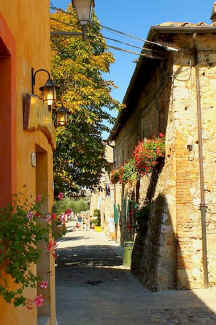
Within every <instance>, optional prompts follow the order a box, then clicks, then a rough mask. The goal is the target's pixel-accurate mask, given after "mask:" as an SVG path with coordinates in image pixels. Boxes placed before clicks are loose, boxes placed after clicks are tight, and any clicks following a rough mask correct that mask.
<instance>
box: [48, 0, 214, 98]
mask: <svg viewBox="0 0 216 325" xmlns="http://www.w3.org/2000/svg"><path fill="white" fill-rule="evenodd" d="M52 3H53V4H54V5H55V6H56V7H61V8H66V7H67V4H68V3H69V0H52ZM212 7H213V1H212V0H181V1H179V0H178V1H177V0H148V1H147V0H133V1H131V0H95V10H96V14H97V16H98V18H99V20H100V23H101V24H102V25H105V26H109V27H112V28H115V29H118V30H120V31H123V32H125V33H130V34H134V35H136V36H138V37H140V38H144V39H145V38H146V36H147V34H148V31H149V29H150V27H151V26H153V25H157V24H160V23H162V22H166V21H178V22H181V21H182V22H201V21H204V22H207V23H210V19H209V18H210V14H211V11H212ZM103 34H104V35H105V36H108V37H111V38H115V39H119V40H122V41H126V42H130V43H132V44H135V45H138V46H142V45H143V43H142V42H139V41H138V42H137V41H134V40H131V39H128V38H122V37H121V36H120V35H118V34H114V33H110V32H108V31H106V30H103ZM107 43H108V44H110V45H115V46H118V47H123V48H127V49H131V50H135V51H136V49H132V48H129V47H126V46H124V45H119V44H117V43H116V44H115V43H113V42H111V41H107ZM111 51H112V52H113V53H114V56H115V59H116V61H115V63H114V64H113V65H112V66H111V69H110V73H109V75H108V76H107V78H109V79H111V80H113V81H114V82H115V84H116V85H117V86H118V89H116V90H114V91H113V93H112V95H113V97H114V98H116V99H118V100H119V101H122V99H123V97H124V94H125V92H126V90H127V87H128V84H129V82H130V78H131V76H132V74H133V71H134V68H135V63H134V62H133V61H134V60H136V59H137V58H138V57H137V56H136V55H131V54H126V53H122V52H118V51H115V50H111Z"/></svg>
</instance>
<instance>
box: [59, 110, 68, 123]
mask: <svg viewBox="0 0 216 325" xmlns="http://www.w3.org/2000/svg"><path fill="white" fill-rule="evenodd" d="M66 124H67V113H66V112H57V125H59V126H65V125H66Z"/></svg>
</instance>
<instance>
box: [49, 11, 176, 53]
mask: <svg viewBox="0 0 216 325" xmlns="http://www.w3.org/2000/svg"><path fill="white" fill-rule="evenodd" d="M50 8H51V9H53V10H58V11H61V12H62V13H64V14H66V15H72V14H71V13H70V12H67V11H65V10H63V9H61V8H57V7H54V6H51V7H50ZM59 22H61V21H59ZM62 23H64V22H62ZM67 25H68V24H67ZM99 25H100V26H101V28H103V29H107V30H109V31H111V32H114V33H118V34H120V35H122V36H126V37H128V38H132V39H135V40H137V41H141V42H144V43H149V44H153V45H157V46H160V47H161V48H163V49H165V50H168V51H174V52H178V51H179V49H176V48H173V47H170V46H167V45H164V44H160V43H157V42H152V41H149V40H146V39H142V38H140V37H137V36H136V35H133V34H127V33H124V32H121V31H120V30H118V29H114V28H111V27H108V26H104V25H101V24H99ZM71 26H72V25H71Z"/></svg>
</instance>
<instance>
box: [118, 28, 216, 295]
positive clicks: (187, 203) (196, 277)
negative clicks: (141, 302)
mask: <svg viewBox="0 0 216 325" xmlns="http://www.w3.org/2000/svg"><path fill="white" fill-rule="evenodd" d="M191 36H192V35H184V34H181V35H180V34H179V35H176V36H175V37H173V42H174V44H173V45H174V46H177V47H180V48H184V50H183V51H182V52H179V53H177V54H175V55H172V57H171V56H170V57H169V60H168V62H169V63H168V67H167V68H166V67H165V66H164V67H163V64H161V65H159V64H158V66H157V68H155V71H156V73H155V74H154V75H153V76H152V79H151V80H149V83H148V85H147V86H145V87H144V89H143V91H142V94H140V95H139V98H138V104H137V105H136V107H134V108H133V110H134V112H135V113H134V114H133V115H132V116H131V117H130V119H129V120H128V121H127V123H125V125H124V126H123V128H122V129H121V131H120V133H119V135H118V136H117V138H116V156H117V157H118V161H117V165H118V166H120V165H121V164H122V163H123V162H124V160H125V159H123V158H124V157H122V152H121V151H122V148H124V152H125V151H128V152H132V151H133V146H134V145H135V144H136V141H137V140H138V139H142V138H150V137H151V136H153V135H157V134H158V133H159V132H164V133H165V134H166V159H165V165H164V167H163V169H162V171H161V173H160V174H159V175H151V176H144V177H142V178H141V180H140V189H139V204H140V205H142V204H143V203H144V202H145V201H146V199H147V200H148V201H149V200H150V201H151V209H150V214H149V218H148V225H147V232H146V233H145V236H144V237H143V238H141V237H140V234H139V233H138V234H137V239H136V242H139V245H136V242H135V250H139V252H135V253H136V254H134V255H135V256H136V257H137V258H138V259H139V261H135V264H136V265H137V267H138V269H136V274H137V275H138V276H139V278H140V279H141V281H142V282H143V283H144V284H145V285H146V286H147V287H149V288H151V289H153V290H160V289H167V288H174V287H176V286H177V287H178V288H179V289H185V288H187V289H190V288H202V287H203V262H202V259H203V253H202V240H203V238H202V228H201V213H200V171H199V150H198V149H199V148H198V124H197V99H196V75H195V67H194V56H193V51H192V50H191V49H192V47H193V42H192V37H191ZM196 43H197V45H198V50H199V52H198V58H199V76H200V86H201V110H202V129H203V156H204V180H205V197H206V204H207V207H208V208H207V214H206V231H207V255H208V276H209V284H210V285H215V283H216V262H215V260H216V249H215V248H216V244H215V243H216V222H215V213H216V169H215V163H216V154H215V153H216V127H215V120H216V119H215V118H216V104H215V103H216V101H215V93H216V77H215V76H216V51H215V44H214V40H213V38H212V35H210V34H209V35H205V34H204V35H199V36H197V40H196ZM166 81H167V82H166ZM128 137H130V139H131V142H130V143H129V141H128ZM128 146H129V147H128ZM128 193H129V192H128ZM119 195H121V193H119Z"/></svg>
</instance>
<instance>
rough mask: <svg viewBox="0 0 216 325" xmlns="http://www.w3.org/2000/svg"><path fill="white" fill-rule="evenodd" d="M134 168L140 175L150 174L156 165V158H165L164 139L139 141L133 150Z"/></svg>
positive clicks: (161, 134)
mask: <svg viewBox="0 0 216 325" xmlns="http://www.w3.org/2000/svg"><path fill="white" fill-rule="evenodd" d="M133 155H134V158H135V166H136V168H137V170H138V171H139V173H140V174H141V175H145V174H148V173H151V172H152V169H153V168H154V167H155V166H156V165H157V164H158V158H159V157H162V158H164V157H165V138H164V135H163V133H160V135H159V137H157V138H156V137H155V138H152V139H147V140H143V141H140V142H139V143H138V145H137V146H136V148H135V150H134V153H133Z"/></svg>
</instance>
